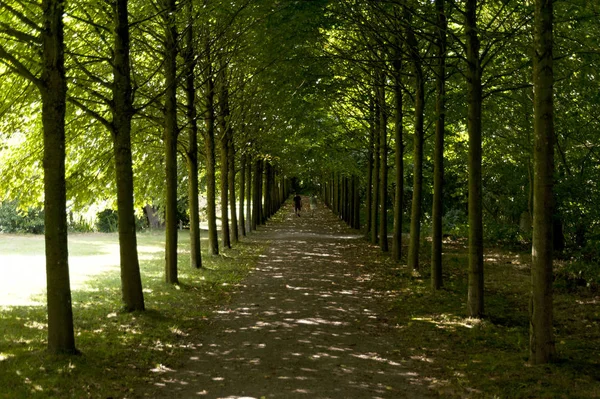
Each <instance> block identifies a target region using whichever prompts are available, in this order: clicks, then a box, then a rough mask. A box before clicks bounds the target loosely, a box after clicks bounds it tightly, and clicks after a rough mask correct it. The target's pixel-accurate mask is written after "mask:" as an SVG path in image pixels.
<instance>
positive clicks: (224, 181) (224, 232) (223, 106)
mask: <svg viewBox="0 0 600 399" xmlns="http://www.w3.org/2000/svg"><path fill="white" fill-rule="evenodd" d="M226 68H227V66H226V65H224V64H223V63H222V65H221V68H220V71H219V114H218V115H219V116H218V120H219V128H220V130H221V140H220V141H221V245H222V246H223V248H231V235H230V231H229V211H228V207H229V195H228V194H229V193H228V188H229V140H230V138H231V137H230V134H229V129H230V126H229V121H228V120H229V98H228V96H229V93H228V91H227V77H226V72H225V71H226Z"/></svg>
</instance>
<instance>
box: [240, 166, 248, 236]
mask: <svg viewBox="0 0 600 399" xmlns="http://www.w3.org/2000/svg"><path fill="white" fill-rule="evenodd" d="M245 203H246V154H243V155H242V157H241V160H240V204H239V206H240V207H239V213H240V233H242V236H243V237H245V236H246V215H245V212H244V206H245Z"/></svg>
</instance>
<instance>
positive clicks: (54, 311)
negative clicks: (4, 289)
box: [39, 0, 78, 354]
mask: <svg viewBox="0 0 600 399" xmlns="http://www.w3.org/2000/svg"><path fill="white" fill-rule="evenodd" d="M42 11H43V18H44V19H43V23H44V26H43V28H44V29H42V30H41V39H42V68H43V69H42V76H41V82H40V84H39V88H40V92H41V95H42V124H43V128H44V211H45V213H44V222H45V244H46V249H45V251H46V288H47V290H46V291H47V294H46V295H47V302H48V351H49V352H51V353H71V354H73V353H77V352H78V351H77V349H76V348H75V335H74V332H73V309H72V306H71V286H70V281H69V253H68V244H67V210H66V202H67V195H66V182H65V110H66V93H67V83H66V79H65V68H64V36H63V21H62V15H63V13H64V5H63V1H62V0H43V1H42Z"/></svg>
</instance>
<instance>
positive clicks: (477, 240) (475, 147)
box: [465, 0, 483, 317]
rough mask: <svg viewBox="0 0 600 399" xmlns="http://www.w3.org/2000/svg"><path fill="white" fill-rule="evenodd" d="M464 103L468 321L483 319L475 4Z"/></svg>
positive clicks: (470, 5)
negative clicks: (465, 112)
mask: <svg viewBox="0 0 600 399" xmlns="http://www.w3.org/2000/svg"><path fill="white" fill-rule="evenodd" d="M465 16H466V20H465V33H466V35H467V64H468V67H467V88H468V93H467V101H468V119H467V130H468V132H469V294H468V298H467V312H468V315H469V316H470V317H481V316H483V212H482V178H481V176H482V175H481V159H482V149H481V102H482V87H481V73H482V71H481V63H480V59H479V37H478V35H477V0H467V3H466V10H465Z"/></svg>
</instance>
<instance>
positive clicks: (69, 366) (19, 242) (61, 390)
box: [0, 233, 263, 399]
mask: <svg viewBox="0 0 600 399" xmlns="http://www.w3.org/2000/svg"><path fill="white" fill-rule="evenodd" d="M69 244H70V246H69V250H70V256H71V257H72V258H73V259H75V260H78V261H79V262H80V263H81V264H80V265H79V266H76V267H75V269H76V272H75V273H74V274H75V277H76V278H75V279H76V283H75V284H73V285H74V287H73V294H72V295H73V313H74V324H75V334H76V338H75V339H76V345H77V348H78V349H79V350H80V351H81V352H82V354H81V355H80V356H54V355H50V354H48V353H47V352H46V334H47V330H46V310H45V307H44V306H43V305H36V303H40V302H43V301H44V299H43V295H42V294H43V293H37V294H36V293H34V297H33V300H30V303H31V304H30V305H13V306H8V305H7V304H6V303H7V302H9V300H8V299H7V298H6V297H5V298H4V302H5V303H4V305H5V306H4V307H3V308H0V329H1V332H2V334H0V387H2V388H1V389H0V398H11V399H12V398H57V397H60V398H86V397H92V398H108V397H126V396H128V394H129V392H130V391H131V390H133V389H134V388H136V387H139V386H142V385H144V384H146V382H147V381H148V380H149V373H151V371H149V370H158V369H161V368H165V367H167V368H174V367H177V365H176V364H170V363H169V362H172V361H173V360H166V359H177V358H180V357H179V356H171V355H173V354H175V355H177V354H183V353H185V352H186V351H188V350H190V349H192V348H193V345H194V342H197V339H196V338H195V336H196V335H198V334H201V331H202V329H203V328H205V325H206V323H205V320H206V319H207V315H208V314H209V312H210V310H211V309H213V308H214V307H215V305H216V304H219V303H224V302H226V301H227V300H228V298H229V296H230V295H231V293H232V292H233V291H234V290H235V286H236V284H237V283H238V282H240V280H241V279H242V278H243V277H244V276H245V275H246V274H247V272H248V271H249V270H250V268H251V267H252V266H253V265H254V264H255V262H256V259H257V257H258V255H259V254H260V252H261V251H262V250H263V247H261V246H257V245H256V243H254V245H253V244H251V243H240V244H238V245H237V246H236V248H235V249H233V250H229V251H227V252H226V253H225V256H219V257H210V258H209V257H208V256H206V254H205V253H203V255H204V256H203V262H204V266H205V268H204V269H201V270H192V269H191V268H190V266H189V257H188V256H186V255H188V250H187V249H188V247H189V243H188V240H187V234H182V235H181V237H180V244H179V246H180V249H179V278H180V284H179V285H177V286H172V285H167V284H165V283H164V282H163V276H164V252H163V248H164V234H163V233H145V234H141V235H140V236H139V246H140V259H141V265H140V268H141V271H142V279H143V284H144V293H145V301H146V308H147V310H146V311H145V312H135V313H124V312H121V311H120V308H121V300H120V295H121V294H120V277H119V271H118V266H117V263H118V246H117V238H116V235H114V234H78V235H72V236H71V237H70V243H69ZM40 250H41V251H42V252H41V254H43V239H41V238H40V237H35V236H10V237H7V236H1V237H0V254H1V255H0V257H4V259H3V260H4V261H6V259H8V257H9V256H10V257H11V258H10V259H12V260H13V261H14V260H16V261H19V262H22V263H19V264H8V263H6V262H1V263H0V265H2V268H3V270H2V272H3V273H4V272H5V271H10V273H7V274H10V275H11V276H12V275H16V274H19V273H23V272H24V270H26V271H28V272H35V271H38V272H39V270H38V269H39V265H36V264H35V262H36V261H38V260H39V259H38V257H39V256H41V255H40V253H39V251H40ZM115 250H116V251H117V254H116V257H115ZM71 263H76V262H75V261H73V262H71ZM78 268H79V269H78ZM72 274H73V273H72ZM5 280H6V279H5ZM26 287H27V286H26V285H24V286H23V287H21V288H22V289H26ZM36 295H37V296H36ZM19 300H21V301H22V300H23V298H20V299H19ZM167 355H169V356H167Z"/></svg>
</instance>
